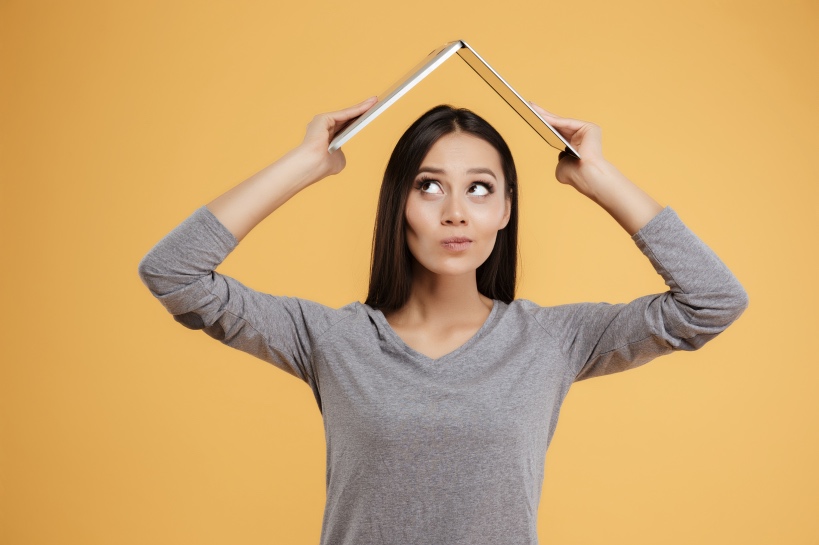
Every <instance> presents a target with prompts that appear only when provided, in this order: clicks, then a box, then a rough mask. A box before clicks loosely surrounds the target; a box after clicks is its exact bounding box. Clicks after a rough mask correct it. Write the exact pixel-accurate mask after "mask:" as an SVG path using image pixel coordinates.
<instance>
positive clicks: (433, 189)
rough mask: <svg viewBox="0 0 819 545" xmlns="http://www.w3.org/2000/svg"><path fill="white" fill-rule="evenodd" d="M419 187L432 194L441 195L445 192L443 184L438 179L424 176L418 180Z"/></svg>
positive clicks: (422, 190) (423, 191)
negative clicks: (442, 187)
mask: <svg viewBox="0 0 819 545" xmlns="http://www.w3.org/2000/svg"><path fill="white" fill-rule="evenodd" d="M418 189H420V190H421V192H422V193H429V194H431V195H439V194H442V193H443V190H442V189H441V184H439V183H438V182H437V181H436V180H429V179H426V178H422V179H421V180H419V181H418Z"/></svg>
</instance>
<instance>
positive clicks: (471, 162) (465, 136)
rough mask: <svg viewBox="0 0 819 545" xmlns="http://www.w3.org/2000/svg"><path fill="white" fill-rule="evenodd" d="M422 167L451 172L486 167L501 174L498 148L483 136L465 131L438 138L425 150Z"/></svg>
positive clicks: (497, 175)
mask: <svg viewBox="0 0 819 545" xmlns="http://www.w3.org/2000/svg"><path fill="white" fill-rule="evenodd" d="M421 166H422V167H436V168H441V169H444V170H445V171H447V172H449V171H452V173H453V174H455V173H457V172H466V171H467V170H470V169H474V168H488V169H490V170H491V171H492V172H494V173H495V176H496V177H497V178H498V179H500V178H501V177H502V176H503V169H502V165H501V157H500V154H499V153H498V150H496V149H495V148H494V146H492V144H490V143H489V142H487V141H486V140H484V139H483V138H479V137H477V136H473V135H471V134H469V133H465V132H451V133H448V134H445V135H444V136H442V137H441V138H439V139H438V140H437V141H436V142H435V144H433V145H432V147H431V148H430V149H429V151H428V152H427V155H426V156H425V157H424V160H423V161H421Z"/></svg>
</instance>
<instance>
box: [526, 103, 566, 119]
mask: <svg viewBox="0 0 819 545" xmlns="http://www.w3.org/2000/svg"><path fill="white" fill-rule="evenodd" d="M529 104H531V105H532V107H533V108H534V109H535V110H536V111H537V112H538V113H539V114H543V115H547V116H550V117H560V116H559V115H555V114H553V113H552V112H550V111H548V110H547V109H546V108H544V107H543V106H540V105H538V104H535V103H534V102H532V101H531V100H530V101H529Z"/></svg>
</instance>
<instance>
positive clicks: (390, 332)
mask: <svg viewBox="0 0 819 545" xmlns="http://www.w3.org/2000/svg"><path fill="white" fill-rule="evenodd" d="M500 303H501V301H498V300H497V299H493V300H492V310H490V311H489V316H487V317H486V320H484V322H483V325H481V327H480V328H478V330H477V331H476V332H475V334H474V335H472V336H471V337H470V338H469V339H467V340H466V342H464V343H463V344H462V345H460V346H459V347H457V348H455V349H454V350H452V351H450V352H447V353H446V354H444V355H442V356H439V357H437V358H431V357H429V356H427V355H426V354H423V353H421V352H419V351H417V350H415V349H414V348H413V347H411V346H410V345H408V344H407V343H406V342H404V339H402V338H401V336H400V335H398V333H396V332H395V330H394V329H393V328H392V326H391V325H390V323H389V322H388V321H387V317H386V316H384V313H383V312H381V310H379V309H372V310H373V315H374V316H375V318H376V320H378V323H379V324H380V325H381V327H382V328H383V329H384V331H385V332H386V336H387V337H388V338H389V340H390V341H392V343H393V344H394V345H396V346H397V347H398V348H400V349H401V350H403V351H404V352H406V353H407V354H409V355H410V356H412V357H414V358H415V359H418V360H421V361H423V362H425V363H428V364H430V365H437V364H440V363H441V362H442V361H445V360H449V359H452V358H455V357H457V356H458V355H460V354H461V353H463V352H465V351H466V350H468V349H469V348H470V347H471V346H472V345H473V344H475V343H476V342H477V341H478V339H480V338H481V337H482V336H483V334H484V332H485V331H486V330H487V329H488V328H489V326H490V325H491V324H492V322H494V320H495V316H496V315H497V314H498V307H499V306H500Z"/></svg>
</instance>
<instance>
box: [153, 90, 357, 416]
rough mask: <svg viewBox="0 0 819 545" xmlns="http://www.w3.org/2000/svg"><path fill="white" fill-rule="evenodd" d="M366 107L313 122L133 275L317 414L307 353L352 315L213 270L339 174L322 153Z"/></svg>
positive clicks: (335, 158)
mask: <svg viewBox="0 0 819 545" xmlns="http://www.w3.org/2000/svg"><path fill="white" fill-rule="evenodd" d="M372 104H373V100H368V101H365V102H362V103H361V104H359V105H357V106H353V107H351V108H348V109H346V110H342V111H340V112H332V113H328V114H321V115H317V116H316V117H315V118H314V119H313V120H312V121H311V122H310V124H309V125H308V126H307V135H306V136H305V138H304V142H303V143H302V144H301V145H300V146H299V147H298V148H296V149H294V150H293V151H291V152H290V153H288V154H286V155H285V156H284V157H282V158H281V159H279V160H278V161H276V162H275V163H273V164H271V165H270V166H268V167H267V168H265V169H264V170H262V171H260V172H258V173H257V174H255V175H253V176H252V177H251V178H249V179H248V180H245V181H244V182H242V183H241V184H239V185H238V186H236V187H234V188H233V189H231V190H229V191H228V192H226V193H225V194H223V195H222V196H220V197H219V198H217V199H215V200H213V201H212V202H211V203H209V204H208V205H207V206H201V207H199V208H198V209H197V210H196V211H195V212H194V213H193V214H191V215H190V216H189V217H188V218H187V219H185V220H184V221H183V222H182V223H181V224H180V225H178V226H177V227H176V228H175V229H173V230H172V231H171V232H170V233H168V234H167V235H165V237H163V238H162V239H161V240H160V241H159V242H157V243H156V244H155V245H154V247H153V248H151V250H150V251H149V252H148V253H147V254H146V255H145V256H144V257H143V258H142V260H141V261H140V263H139V267H138V269H139V276H140V278H141V279H142V281H143V283H144V284H145V285H146V286H147V287H148V289H149V290H150V291H151V293H152V294H153V296H154V297H156V298H157V299H158V300H159V302H160V303H162V305H163V306H164V307H165V309H166V310H167V311H168V312H169V313H170V314H171V315H173V317H174V320H176V321H177V322H179V323H181V324H182V325H184V326H185V327H187V328H189V329H196V330H202V331H204V332H205V333H207V334H208V335H210V336H211V337H213V338H215V339H217V340H219V341H221V342H222V343H224V344H226V345H228V346H231V347H233V348H236V349H239V350H242V351H244V352H247V353H249V354H251V355H253V356H256V357H258V358H260V359H263V360H265V361H268V362H270V363H272V364H274V365H276V366H277V367H279V368H281V369H283V370H285V371H286V372H288V373H290V374H292V375H295V376H296V377H298V378H301V379H302V380H304V381H305V382H307V383H308V384H309V385H310V386H311V387H312V388H313V391H314V393H315V394H316V399H317V400H318V401H319V407H320V406H321V402H320V400H319V397H318V389H317V387H316V379H315V376H314V373H313V369H312V360H311V350H312V346H313V344H314V342H315V341H316V339H317V337H318V336H320V335H321V334H322V333H323V331H325V330H326V329H327V328H328V327H330V326H331V324H332V323H334V322H337V321H338V320H340V319H343V318H344V316H346V315H348V314H349V310H350V309H347V310H343V309H339V310H335V309H331V308H329V307H326V306H323V305H320V304H318V303H314V302H311V301H306V300H302V299H298V298H293V297H284V296H273V295H269V294H266V293H262V292H259V291H255V290H253V289H251V288H249V287H247V286H245V285H244V284H242V283H241V282H239V281H238V280H236V279H234V278H231V277H229V276H226V275H223V274H220V273H218V272H216V270H215V269H216V268H217V267H218V266H219V264H220V263H222V261H223V260H224V259H225V258H226V257H227V255H228V254H229V253H230V252H232V251H233V250H234V249H235V248H236V246H237V245H238V244H239V241H240V240H241V239H242V238H243V237H244V236H245V235H247V233H248V232H250V230H251V229H253V227H255V226H256V225H257V224H258V223H259V222H260V221H261V220H262V219H264V218H265V217H266V216H267V215H268V214H270V213H271V212H273V211H274V210H275V209H276V208H278V207H279V206H281V205H282V204H283V203H284V202H286V201H287V199H289V198H290V197H292V196H293V195H295V194H296V193H297V192H298V191H300V190H301V189H303V188H305V187H307V186H308V185H310V184H312V183H314V182H316V181H318V180H320V179H322V178H324V177H326V176H328V175H330V174H336V173H338V172H340V171H341V170H342V169H343V168H344V165H345V159H344V155H343V154H342V152H341V150H338V151H335V152H333V153H328V151H327V146H328V144H329V142H330V140H331V139H332V138H333V136H334V134H335V132H336V131H337V130H338V128H339V126H341V125H342V124H343V123H344V122H345V121H347V120H348V119H351V118H353V117H355V116H357V115H359V114H361V113H362V112H364V111H366V109H367V108H368V107H369V106H371V105H372Z"/></svg>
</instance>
